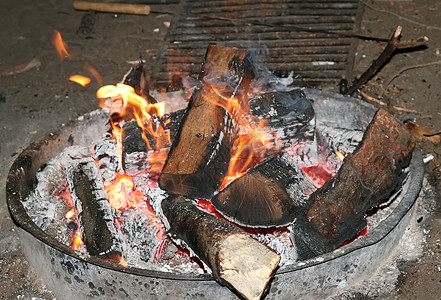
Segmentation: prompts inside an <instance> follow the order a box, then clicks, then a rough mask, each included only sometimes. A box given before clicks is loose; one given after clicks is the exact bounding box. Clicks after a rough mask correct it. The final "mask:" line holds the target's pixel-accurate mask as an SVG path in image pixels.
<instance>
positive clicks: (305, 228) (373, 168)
mask: <svg viewBox="0 0 441 300" xmlns="http://www.w3.org/2000/svg"><path fill="white" fill-rule="evenodd" d="M414 147H415V140H414V138H413V136H412V135H411V134H410V133H409V131H408V130H407V129H406V128H405V127H404V126H402V125H401V124H400V123H398V122H397V121H396V120H395V119H394V118H393V117H392V116H391V115H390V114H389V113H388V112H386V111H385V110H383V109H379V110H378V111H377V113H376V114H375V116H374V119H373V120H372V122H371V124H370V125H369V126H368V128H367V129H366V131H365V134H364V136H363V140H362V142H361V143H360V145H359V147H358V148H357V149H356V150H355V152H354V153H353V154H352V155H349V156H347V157H346V158H345V160H344V163H343V165H342V166H341V168H340V170H339V171H338V173H337V175H336V176H335V177H334V178H333V179H332V180H330V181H328V182H326V183H325V185H324V186H323V187H322V188H321V189H319V190H317V191H316V192H314V193H313V194H312V195H311V198H310V200H309V202H308V204H307V205H305V206H304V207H303V208H302V210H301V212H300V213H299V215H298V219H297V221H296V223H295V226H294V237H295V240H296V244H297V245H300V246H301V248H302V251H301V252H303V253H300V255H301V256H302V257H303V258H308V257H312V256H316V255H320V254H323V253H326V252H329V251H332V250H334V249H336V248H338V247H340V246H342V245H343V243H344V242H345V241H348V240H350V239H352V238H353V237H355V236H356V235H357V234H358V233H359V232H361V231H362V230H363V229H364V228H365V227H366V220H365V219H364V216H365V214H366V212H367V211H368V210H370V209H372V208H374V207H376V206H377V205H378V203H379V202H380V201H381V200H383V199H385V198H386V197H388V196H390V194H391V193H392V192H393V191H394V190H395V189H396V188H397V186H398V185H399V184H400V183H401V182H402V180H403V179H404V172H403V169H404V168H405V167H406V166H407V165H408V164H409V161H410V158H411V156H412V151H413V149H414Z"/></svg>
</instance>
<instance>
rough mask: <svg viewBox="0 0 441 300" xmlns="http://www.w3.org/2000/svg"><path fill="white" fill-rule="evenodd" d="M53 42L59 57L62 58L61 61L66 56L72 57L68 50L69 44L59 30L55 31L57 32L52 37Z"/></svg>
mask: <svg viewBox="0 0 441 300" xmlns="http://www.w3.org/2000/svg"><path fill="white" fill-rule="evenodd" d="M52 44H53V45H54V47H55V49H56V50H57V53H58V57H59V58H60V61H63V60H64V59H66V58H71V56H70V54H69V52H67V45H66V43H65V42H64V41H63V38H62V37H61V34H60V32H59V31H55V34H54V36H53V37H52Z"/></svg>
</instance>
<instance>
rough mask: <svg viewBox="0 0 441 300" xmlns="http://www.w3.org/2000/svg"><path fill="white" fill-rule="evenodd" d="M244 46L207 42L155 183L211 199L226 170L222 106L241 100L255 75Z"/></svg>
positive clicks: (228, 141)
mask: <svg viewBox="0 0 441 300" xmlns="http://www.w3.org/2000/svg"><path fill="white" fill-rule="evenodd" d="M253 76H254V75H253V71H252V67H251V64H250V55H249V52H248V51H247V50H243V49H238V48H227V47H220V46H213V45H212V46H209V48H208V50H207V53H206V55H205V59H204V65H203V67H202V70H201V73H200V76H199V80H200V81H201V83H202V84H201V87H200V88H199V89H197V90H196V91H195V92H194V93H193V95H192V97H191V99H190V102H189V105H188V107H187V110H186V113H185V115H184V118H183V120H182V122H181V125H180V129H179V132H178V134H177V135H176V138H175V140H174V141H173V144H172V147H171V149H170V153H169V155H168V158H167V161H166V163H165V166H164V168H163V170H162V173H161V175H160V177H159V181H158V182H159V186H160V187H161V188H163V189H165V190H167V191H170V192H173V193H176V194H182V195H186V196H187V197H191V198H204V199H210V198H211V197H212V196H213V194H214V192H215V191H216V190H217V189H218V188H219V186H220V184H221V183H222V180H223V178H224V175H225V174H226V172H227V169H228V165H229V161H230V157H231V153H230V152H231V146H232V138H233V136H234V129H233V122H232V118H231V117H230V115H229V114H228V113H227V111H226V110H225V109H224V108H223V107H222V106H225V105H227V102H228V100H229V99H231V98H233V97H234V98H235V99H237V100H238V101H239V103H242V104H243V102H245V99H246V92H247V90H248V86H249V84H250V81H251V79H252V77H253Z"/></svg>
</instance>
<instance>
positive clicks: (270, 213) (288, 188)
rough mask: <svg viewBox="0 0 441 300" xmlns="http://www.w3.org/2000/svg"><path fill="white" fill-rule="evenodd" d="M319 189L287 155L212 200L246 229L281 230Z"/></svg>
mask: <svg viewBox="0 0 441 300" xmlns="http://www.w3.org/2000/svg"><path fill="white" fill-rule="evenodd" d="M315 189H316V187H315V186H314V184H313V182H312V181H310V180H309V178H308V177H306V176H305V175H304V173H303V172H302V171H301V170H300V169H299V168H298V167H297V165H296V164H295V163H294V162H292V161H291V160H290V159H289V158H288V157H287V156H286V155H279V156H277V157H273V158H271V159H269V160H266V161H264V162H263V163H260V164H259V165H257V166H256V167H255V168H253V169H252V170H250V171H249V172H248V173H246V174H245V175H243V176H242V177H240V178H239V179H236V180H235V181H233V182H232V183H231V184H230V185H228V186H227V187H226V188H225V189H224V190H223V191H221V192H220V193H219V194H217V195H216V196H215V197H213V199H211V204H212V205H213V206H214V207H215V208H216V210H217V211H218V212H219V213H220V214H221V215H223V216H224V217H225V218H226V219H228V220H230V221H232V222H234V223H236V224H239V225H242V226H246V227H274V226H275V227H279V226H286V225H288V224H290V223H291V222H292V221H294V219H295V217H296V213H297V209H296V206H299V205H301V204H302V203H304V202H306V200H307V197H308V194H310V193H311V192H312V191H314V190H315Z"/></svg>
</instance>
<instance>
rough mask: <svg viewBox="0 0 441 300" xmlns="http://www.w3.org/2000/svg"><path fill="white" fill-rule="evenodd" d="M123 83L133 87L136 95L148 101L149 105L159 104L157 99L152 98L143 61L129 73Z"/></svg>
mask: <svg viewBox="0 0 441 300" xmlns="http://www.w3.org/2000/svg"><path fill="white" fill-rule="evenodd" d="M122 83H124V84H126V85H130V86H131V87H133V89H134V90H135V93H136V94H138V95H140V96H141V97H143V98H144V99H145V100H147V102H148V103H150V104H152V103H157V101H156V99H155V98H153V97H152V96H150V92H149V87H148V82H147V80H146V78H145V64H144V63H143V62H142V61H141V62H140V63H139V64H138V65H137V66H135V67H132V68H131V69H130V70H129V72H127V74H126V75H125V76H124V78H123V80H122Z"/></svg>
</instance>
